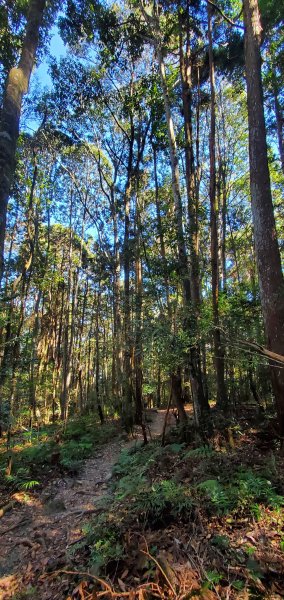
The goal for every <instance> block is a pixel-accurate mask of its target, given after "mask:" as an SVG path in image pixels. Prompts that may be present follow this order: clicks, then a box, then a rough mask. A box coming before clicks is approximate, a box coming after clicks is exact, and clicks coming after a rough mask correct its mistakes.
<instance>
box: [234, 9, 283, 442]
mask: <svg viewBox="0 0 284 600" xmlns="http://www.w3.org/2000/svg"><path fill="white" fill-rule="evenodd" d="M243 8H244V23H245V63H246V80H247V104H248V123H249V157H250V188H251V202H252V217H253V227H254V239H255V250H256V261H257V268H258V276H259V286H260V299H261V307H262V313H263V318H264V325H265V332H266V337H267V343H268V347H269V349H271V350H273V351H274V352H276V353H279V354H283V349H284V280H283V274H282V268H281V261H280V253H279V247H278V242H277V233H276V226H275V218H274V212H273V203H272V195H271V187H270V175H269V168H268V159H267V145H266V129H265V118H264V108H263V90H262V79H261V55H260V42H261V24H260V15H259V10H258V2H257V0H243ZM271 379H272V385H273V391H274V395H275V401H276V408H277V414H278V422H279V432H280V436H281V437H282V449H283V448H284V444H283V440H284V369H280V368H279V366H277V365H276V364H275V365H272V367H271Z"/></svg>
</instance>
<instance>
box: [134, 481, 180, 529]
mask: <svg viewBox="0 0 284 600" xmlns="http://www.w3.org/2000/svg"><path fill="white" fill-rule="evenodd" d="M133 508H134V510H135V511H136V512H137V514H138V515H140V518H142V520H144V522H145V523H146V524H148V525H149V526H151V525H154V526H155V525H157V524H158V523H160V522H163V521H168V520H171V519H172V518H177V517H184V516H188V514H190V512H191V510H192V499H191V497H190V494H189V492H188V490H186V489H185V488H184V487H183V486H182V485H179V484H176V483H175V482H174V481H172V480H169V479H165V480H163V481H161V482H159V483H157V484H154V485H153V486H152V488H151V489H150V490H147V491H143V492H140V493H139V494H138V496H137V499H136V501H135V502H134V505H133Z"/></svg>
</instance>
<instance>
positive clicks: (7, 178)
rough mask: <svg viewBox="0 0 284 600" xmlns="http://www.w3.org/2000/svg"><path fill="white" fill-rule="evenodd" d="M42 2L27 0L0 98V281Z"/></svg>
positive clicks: (42, 11) (41, 16)
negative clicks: (15, 57)
mask: <svg viewBox="0 0 284 600" xmlns="http://www.w3.org/2000/svg"><path fill="white" fill-rule="evenodd" d="M45 5H46V0H31V1H30V7H29V12H28V19H27V27H26V34H25V37H24V41H23V46H22V52H21V57H20V60H19V64H18V66H17V67H13V68H12V69H11V70H10V72H9V75H8V78H7V82H6V89H5V92H4V98H3V106H2V112H1V122H0V282H1V279H2V276H3V271H4V241H5V231H6V214H7V205H8V198H9V194H10V190H11V185H12V182H13V177H14V173H15V154H16V145H17V140H18V137H19V124H20V116H21V109H22V100H23V96H24V94H26V93H27V91H28V87H29V81H30V76H31V72H32V69H33V66H34V62H35V57H36V51H37V47H38V42H39V31H40V26H41V24H42V20H43V14H44V9H45Z"/></svg>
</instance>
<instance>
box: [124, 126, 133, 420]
mask: <svg viewBox="0 0 284 600" xmlns="http://www.w3.org/2000/svg"><path fill="white" fill-rule="evenodd" d="M133 146H134V125H133V123H132V122H131V133H130V140H129V153H128V167H127V182H126V188H125V194H124V247H123V258H124V264H123V267H124V357H123V369H124V376H123V406H122V421H123V424H124V426H125V427H126V428H127V429H131V427H132V425H133V414H132V413H133V406H132V400H133V389H132V368H131V351H132V340H131V337H132V336H131V303H130V263H131V250H130V201H131V196H132V183H133Z"/></svg>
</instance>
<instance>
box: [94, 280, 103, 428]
mask: <svg viewBox="0 0 284 600" xmlns="http://www.w3.org/2000/svg"><path fill="white" fill-rule="evenodd" d="M100 309H101V298H100V292H99V291H98V293H97V306H96V356H95V393H96V405H97V410H98V415H99V419H100V422H101V424H103V422H104V413H103V409H102V403H101V395H100V357H101V353H100V331H99V316H100Z"/></svg>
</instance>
